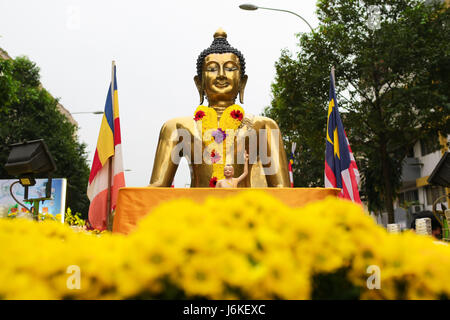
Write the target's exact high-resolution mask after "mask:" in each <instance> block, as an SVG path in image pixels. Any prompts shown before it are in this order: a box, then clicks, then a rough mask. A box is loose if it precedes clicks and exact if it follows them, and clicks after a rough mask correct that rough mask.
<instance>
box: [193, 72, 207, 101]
mask: <svg viewBox="0 0 450 320" xmlns="http://www.w3.org/2000/svg"><path fill="white" fill-rule="evenodd" d="M194 82H195V86H196V87H197V90H198V94H199V95H200V104H203V100H204V98H205V93H204V91H205V90H204V89H203V81H202V80H200V78H199V77H198V76H195V77H194Z"/></svg>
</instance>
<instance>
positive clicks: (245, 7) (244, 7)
mask: <svg viewBox="0 0 450 320" xmlns="http://www.w3.org/2000/svg"><path fill="white" fill-rule="evenodd" d="M239 8H241V9H242V10H249V11H254V10H257V9H265V10H272V11H281V12H287V13H291V14H293V15H296V16H297V17H299V18H300V19H302V20H303V21H304V22H305V23H306V24H307V25H308V27H309V28H310V29H311V31H312V32H313V33H314V30H313V28H312V27H311V25H310V24H309V23H308V21H306V20H305V19H304V18H303V17H301V16H300V15H298V14H297V13H295V12H292V11H289V10H284V9H274V8H265V7H258V6H255V5H254V4H249V3H246V4H241V5H240V6H239Z"/></svg>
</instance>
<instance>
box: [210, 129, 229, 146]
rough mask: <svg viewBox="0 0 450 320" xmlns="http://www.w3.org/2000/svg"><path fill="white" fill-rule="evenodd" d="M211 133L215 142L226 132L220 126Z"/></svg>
mask: <svg viewBox="0 0 450 320" xmlns="http://www.w3.org/2000/svg"><path fill="white" fill-rule="evenodd" d="M211 135H212V136H213V137H214V141H215V142H216V143H221V142H222V141H223V140H225V138H226V137H227V134H226V133H225V131H223V130H222V129H221V128H218V129H217V130H216V131H214V132H213V133H212V134H211Z"/></svg>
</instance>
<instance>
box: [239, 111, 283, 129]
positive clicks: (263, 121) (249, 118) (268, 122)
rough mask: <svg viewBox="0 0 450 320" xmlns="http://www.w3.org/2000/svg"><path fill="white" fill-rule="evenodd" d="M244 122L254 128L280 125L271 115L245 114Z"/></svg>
mask: <svg viewBox="0 0 450 320" xmlns="http://www.w3.org/2000/svg"><path fill="white" fill-rule="evenodd" d="M242 124H243V125H244V126H247V127H253V128H261V127H271V128H278V125H277V123H276V122H275V120H273V119H271V118H269V117H264V116H255V115H252V114H245V116H244V120H243V121H242Z"/></svg>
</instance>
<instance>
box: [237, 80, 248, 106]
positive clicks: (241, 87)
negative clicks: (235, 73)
mask: <svg viewBox="0 0 450 320" xmlns="http://www.w3.org/2000/svg"><path fill="white" fill-rule="evenodd" d="M247 79H248V76H247V75H244V77H243V78H242V79H241V82H240V83H239V102H240V103H241V104H242V103H244V90H245V85H246V84H247Z"/></svg>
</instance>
